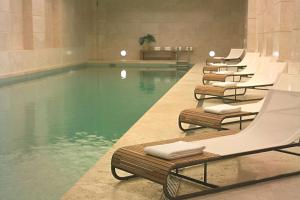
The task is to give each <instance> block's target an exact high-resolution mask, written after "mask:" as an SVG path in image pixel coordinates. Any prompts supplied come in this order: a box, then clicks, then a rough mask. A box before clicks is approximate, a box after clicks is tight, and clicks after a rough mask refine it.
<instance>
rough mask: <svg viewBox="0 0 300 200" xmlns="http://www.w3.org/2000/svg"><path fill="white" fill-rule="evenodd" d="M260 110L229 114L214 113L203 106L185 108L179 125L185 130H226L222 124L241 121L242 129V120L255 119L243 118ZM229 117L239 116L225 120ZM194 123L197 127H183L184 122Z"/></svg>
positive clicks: (180, 115) (180, 116)
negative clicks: (205, 109) (233, 119)
mask: <svg viewBox="0 0 300 200" xmlns="http://www.w3.org/2000/svg"><path fill="white" fill-rule="evenodd" d="M257 114H258V112H246V111H240V112H234V113H227V114H214V113H209V112H205V111H204V110H203V109H201V108H191V109H186V110H183V111H182V112H181V113H180V114H179V117H178V126H179V128H180V129H181V130H183V131H190V130H195V129H200V128H214V129H217V130H224V129H225V128H223V127H222V125H225V124H231V123H236V122H239V124H240V129H242V122H244V121H249V120H253V118H247V119H243V117H245V116H255V115H257ZM229 118H238V121H230V122H223V121H224V120H225V119H229ZM183 123H185V124H192V125H196V126H197V127H193V128H183V126H182V124H183Z"/></svg>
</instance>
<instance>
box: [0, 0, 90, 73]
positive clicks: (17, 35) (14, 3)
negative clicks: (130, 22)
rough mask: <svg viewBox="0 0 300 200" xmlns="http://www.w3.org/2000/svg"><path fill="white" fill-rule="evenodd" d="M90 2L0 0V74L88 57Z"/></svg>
mask: <svg viewBox="0 0 300 200" xmlns="http://www.w3.org/2000/svg"><path fill="white" fill-rule="evenodd" d="M90 2H91V1H82V0H0V76H1V77H5V76H11V75H16V74H22V73H23V72H28V71H34V70H41V69H43V68H49V67H50V66H60V65H67V64H71V63H78V62H83V61H86V59H87V56H86V54H87V53H86V52H87V51H86V32H87V29H88V26H89V22H90V14H89V10H90V7H89V6H90V5H91V4H90Z"/></svg>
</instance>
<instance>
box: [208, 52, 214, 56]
mask: <svg viewBox="0 0 300 200" xmlns="http://www.w3.org/2000/svg"><path fill="white" fill-rule="evenodd" d="M208 55H209V56H210V57H214V56H215V55H216V52H214V51H210V52H209V53H208Z"/></svg>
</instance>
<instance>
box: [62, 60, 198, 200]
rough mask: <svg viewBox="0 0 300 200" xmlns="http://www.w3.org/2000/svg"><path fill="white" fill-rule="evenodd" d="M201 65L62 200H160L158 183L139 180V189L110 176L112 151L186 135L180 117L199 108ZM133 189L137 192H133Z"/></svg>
mask: <svg viewBox="0 0 300 200" xmlns="http://www.w3.org/2000/svg"><path fill="white" fill-rule="evenodd" d="M202 65H203V64H202V63H197V64H195V65H194V66H193V67H192V68H191V69H190V70H189V71H188V72H187V73H186V74H185V75H184V76H183V77H182V78H181V79H180V80H179V81H178V82H177V83H176V84H175V85H174V86H173V87H172V88H171V89H170V90H169V91H168V92H167V93H165V94H164V95H163V96H162V97H161V98H160V99H159V100H158V101H157V102H156V103H155V104H154V105H153V106H152V107H151V108H150V109H149V110H148V111H147V112H146V113H145V114H144V115H143V116H142V117H141V118H140V119H139V120H138V121H137V122H136V123H135V124H133V125H132V127H131V128H130V129H129V130H128V131H127V132H126V133H125V134H124V135H123V136H122V137H121V138H120V139H119V140H118V141H117V142H116V143H115V144H114V145H113V146H112V148H111V149H109V150H108V152H106V153H105V154H104V155H103V156H102V157H101V158H100V160H98V161H97V163H96V164H95V165H94V166H93V167H91V168H90V170H88V171H87V173H86V174H85V175H83V176H82V177H81V178H80V179H79V181H78V182H77V183H76V184H75V185H74V186H73V187H72V188H71V189H70V190H69V191H67V192H66V193H65V194H64V195H63V197H62V199H64V200H69V199H159V198H160V196H161V191H162V190H161V189H162V188H161V187H160V186H158V185H156V184H149V181H147V180H139V181H138V182H139V183H138V185H139V187H135V185H134V184H133V185H132V184H128V185H127V184H122V183H120V182H119V181H118V180H115V179H114V178H113V177H112V176H111V173H110V159H111V156H112V154H113V152H114V151H115V150H116V149H117V148H119V147H122V146H126V145H132V144H137V143H143V142H152V141H158V140H162V139H171V138H176V137H183V136H185V134H184V133H183V132H182V131H181V130H180V129H179V128H178V124H177V118H178V115H179V113H180V111H182V110H183V109H185V108H189V107H196V106H197V101H196V100H195V99H194V98H193V90H194V86H195V85H196V84H198V83H200V81H201V74H202V73H201V69H202ZM141 133H143V134H141ZM120 184H122V187H120ZM117 188H118V189H117ZM148 189H151V190H150V191H151V192H150V191H149V193H148V192H147V193H145V190H146V191H147V190H148ZM132 190H135V192H134V193H131V191H132Z"/></svg>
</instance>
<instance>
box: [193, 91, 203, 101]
mask: <svg viewBox="0 0 300 200" xmlns="http://www.w3.org/2000/svg"><path fill="white" fill-rule="evenodd" d="M194 97H195V99H196V100H198V101H200V100H204V98H201V97H200V98H198V97H197V93H196V92H194Z"/></svg>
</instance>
